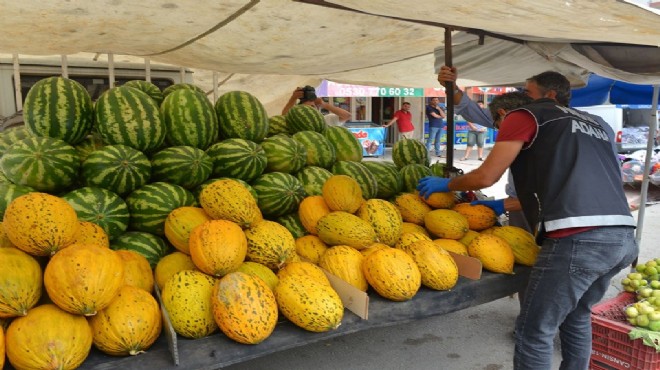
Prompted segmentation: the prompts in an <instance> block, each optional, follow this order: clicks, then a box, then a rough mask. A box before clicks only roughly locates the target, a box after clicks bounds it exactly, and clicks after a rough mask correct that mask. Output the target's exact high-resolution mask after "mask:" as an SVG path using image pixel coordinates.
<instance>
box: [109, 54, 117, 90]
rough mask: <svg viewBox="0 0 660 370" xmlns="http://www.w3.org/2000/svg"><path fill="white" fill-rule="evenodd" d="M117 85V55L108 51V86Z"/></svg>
mask: <svg viewBox="0 0 660 370" xmlns="http://www.w3.org/2000/svg"><path fill="white" fill-rule="evenodd" d="M113 87H115V55H114V54H112V53H108V88H109V89H112V88H113Z"/></svg>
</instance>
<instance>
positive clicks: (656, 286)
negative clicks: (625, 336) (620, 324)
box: [621, 258, 660, 331]
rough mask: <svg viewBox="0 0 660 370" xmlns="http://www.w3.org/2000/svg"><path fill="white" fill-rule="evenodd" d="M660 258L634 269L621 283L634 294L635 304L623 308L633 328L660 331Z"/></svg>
mask: <svg viewBox="0 0 660 370" xmlns="http://www.w3.org/2000/svg"><path fill="white" fill-rule="evenodd" d="M659 265H660V258H656V259H653V260H649V261H647V262H646V263H645V264H639V265H637V266H636V267H635V270H636V272H631V273H629V274H628V275H626V277H625V278H624V279H623V280H622V281H621V284H622V285H623V289H624V290H625V291H627V292H632V293H636V296H635V298H636V302H635V303H632V304H630V305H628V306H627V307H626V308H625V314H626V317H627V319H628V322H629V323H630V324H632V325H634V326H638V327H641V328H645V329H649V330H652V331H660V278H659V276H658V270H659V269H660V267H659Z"/></svg>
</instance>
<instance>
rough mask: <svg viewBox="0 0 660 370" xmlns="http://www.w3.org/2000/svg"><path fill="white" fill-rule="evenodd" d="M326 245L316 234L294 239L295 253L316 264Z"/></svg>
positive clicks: (326, 247)
mask: <svg viewBox="0 0 660 370" xmlns="http://www.w3.org/2000/svg"><path fill="white" fill-rule="evenodd" d="M327 249H328V245H327V244H325V243H324V242H323V240H321V238H319V237H318V236H316V235H305V236H301V237H300V238H298V239H296V253H298V255H299V256H300V257H302V258H304V259H306V260H307V261H309V262H311V263H315V264H318V263H319V259H320V258H321V256H322V255H323V253H325V251H326V250H327Z"/></svg>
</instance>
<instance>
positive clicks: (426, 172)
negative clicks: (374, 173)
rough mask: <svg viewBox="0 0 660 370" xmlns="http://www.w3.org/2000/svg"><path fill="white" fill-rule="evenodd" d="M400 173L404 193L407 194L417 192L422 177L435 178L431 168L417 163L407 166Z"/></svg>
mask: <svg viewBox="0 0 660 370" xmlns="http://www.w3.org/2000/svg"><path fill="white" fill-rule="evenodd" d="M399 172H400V173H401V178H402V179H403V191H405V192H407V193H414V192H415V190H417V183H418V182H419V180H420V179H421V178H422V177H426V176H433V173H432V172H431V169H430V168H428V167H426V166H422V165H421V164H417V163H411V164H407V165H405V166H403V167H402V168H401V169H400V170H399Z"/></svg>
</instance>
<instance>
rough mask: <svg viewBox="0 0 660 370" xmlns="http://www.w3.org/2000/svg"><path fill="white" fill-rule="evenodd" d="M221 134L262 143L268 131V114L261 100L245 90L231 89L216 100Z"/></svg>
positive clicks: (224, 137)
mask: <svg viewBox="0 0 660 370" xmlns="http://www.w3.org/2000/svg"><path fill="white" fill-rule="evenodd" d="M215 112H216V114H217V115H218V124H219V125H220V136H221V137H222V138H223V139H231V138H240V139H245V140H250V141H254V142H255V143H260V142H261V141H262V140H263V139H264V138H265V137H266V134H267V133H268V115H267V114H266V109H265V108H264V106H263V105H262V104H261V102H260V101H259V100H258V99H257V98H256V97H254V96H253V95H252V94H250V93H248V92H245V91H230V92H226V93H224V94H222V95H221V96H220V97H219V98H218V100H216V102H215Z"/></svg>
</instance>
